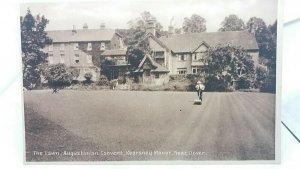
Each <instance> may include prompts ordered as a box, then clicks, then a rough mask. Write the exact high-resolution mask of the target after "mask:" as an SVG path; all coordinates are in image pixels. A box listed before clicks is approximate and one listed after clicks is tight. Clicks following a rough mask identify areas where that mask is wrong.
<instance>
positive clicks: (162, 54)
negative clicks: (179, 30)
mask: <svg viewBox="0 0 300 169" xmlns="http://www.w3.org/2000/svg"><path fill="white" fill-rule="evenodd" d="M155 57H156V58H164V57H165V52H155Z"/></svg>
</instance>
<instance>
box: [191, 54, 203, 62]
mask: <svg viewBox="0 0 300 169" xmlns="http://www.w3.org/2000/svg"><path fill="white" fill-rule="evenodd" d="M203 55H204V53H195V54H193V61H203Z"/></svg>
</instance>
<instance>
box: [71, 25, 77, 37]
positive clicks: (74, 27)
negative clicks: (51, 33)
mask: <svg viewBox="0 0 300 169" xmlns="http://www.w3.org/2000/svg"><path fill="white" fill-rule="evenodd" d="M75 33H77V31H76V26H75V25H73V29H72V35H74V34H75Z"/></svg>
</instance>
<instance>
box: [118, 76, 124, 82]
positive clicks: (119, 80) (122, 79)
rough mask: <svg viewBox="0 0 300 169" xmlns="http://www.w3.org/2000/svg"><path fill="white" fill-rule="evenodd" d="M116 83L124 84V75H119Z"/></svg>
mask: <svg viewBox="0 0 300 169" xmlns="http://www.w3.org/2000/svg"><path fill="white" fill-rule="evenodd" d="M118 83H119V84H125V83H126V78H125V77H124V76H119V77H118Z"/></svg>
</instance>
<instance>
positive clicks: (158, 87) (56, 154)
mask: <svg viewBox="0 0 300 169" xmlns="http://www.w3.org/2000/svg"><path fill="white" fill-rule="evenodd" d="M20 36H21V38H20V40H21V52H22V53H21V54H20V57H21V58H22V73H23V86H22V87H23V96H24V112H23V113H24V119H23V120H24V133H25V134H24V137H25V138H24V141H25V148H24V149H25V152H24V156H25V162H29V163H30V162H128V161H129V162H149V161H150V162H157V161H158V162H176V161H180V162H214V161H216V162H241V163H246V162H257V163H260V162H263V163H275V162H278V160H279V159H280V153H279V152H280V146H279V145H280V144H279V143H280V138H279V137H280V135H278V133H279V134H280V131H278V127H276V126H278V125H280V119H279V118H278V117H280V116H279V114H278V113H279V112H278V110H277V109H276V98H277V97H278V85H276V80H278V76H277V74H278V73H276V68H277V66H278V65H279V64H281V63H280V62H278V57H277V1H276V0H264V1H259V0H228V1H224V0H172V1H171V0H161V1H158V0H140V1H138V0H123V1H121V0H110V1H108V0H99V1H93V2H84V1H82V2H55V3H49V2H48V3H22V4H20ZM277 70H278V69H277Z"/></svg>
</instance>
